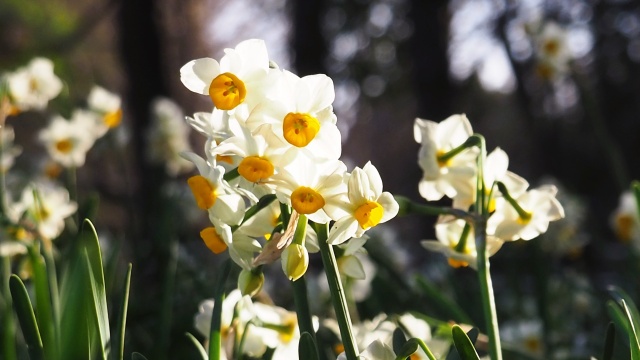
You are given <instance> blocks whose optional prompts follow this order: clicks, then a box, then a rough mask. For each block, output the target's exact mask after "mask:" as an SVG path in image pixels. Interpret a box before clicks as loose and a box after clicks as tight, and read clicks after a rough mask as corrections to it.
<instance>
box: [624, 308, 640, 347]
mask: <svg viewBox="0 0 640 360" xmlns="http://www.w3.org/2000/svg"><path fill="white" fill-rule="evenodd" d="M621 302H622V310H624V314H625V315H626V316H627V320H628V321H629V329H630V331H629V347H630V348H631V359H632V360H640V341H638V330H640V329H637V328H636V327H635V324H634V321H633V315H632V314H631V310H629V307H628V306H627V302H626V301H624V300H621Z"/></svg>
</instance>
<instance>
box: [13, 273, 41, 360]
mask: <svg viewBox="0 0 640 360" xmlns="http://www.w3.org/2000/svg"><path fill="white" fill-rule="evenodd" d="M9 289H10V291H11V299H12V301H13V308H14V309H15V310H16V314H17V315H18V321H19V322H20V327H21V328H22V334H23V335H24V339H25V342H26V343H27V347H28V349H29V357H30V358H31V359H32V360H40V359H44V351H43V348H42V339H41V338H40V331H39V330H38V324H37V323H36V317H35V315H34V313H33V307H32V306H31V300H30V299H29V294H27V288H25V287H24V283H23V282H22V280H20V278H19V277H18V276H17V275H11V278H10V279H9Z"/></svg>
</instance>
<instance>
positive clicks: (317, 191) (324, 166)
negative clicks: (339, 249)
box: [270, 158, 347, 224]
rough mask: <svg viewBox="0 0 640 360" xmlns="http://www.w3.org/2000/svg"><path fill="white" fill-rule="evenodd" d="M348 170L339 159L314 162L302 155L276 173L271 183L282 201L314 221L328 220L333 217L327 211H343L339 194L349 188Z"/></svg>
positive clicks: (343, 193) (324, 221) (342, 193)
mask: <svg viewBox="0 0 640 360" xmlns="http://www.w3.org/2000/svg"><path fill="white" fill-rule="evenodd" d="M345 173H346V166H345V165H344V163H343V162H342V161H339V160H334V161H326V162H320V163H314V162H312V161H308V160H305V159H302V158H298V159H296V160H295V161H294V162H293V163H291V164H290V165H289V166H287V167H286V168H283V169H281V170H280V172H279V173H278V174H275V175H274V176H273V177H272V181H271V182H270V185H271V186H273V187H274V188H275V190H276V195H277V196H278V200H280V202H282V203H284V204H288V205H291V206H292V207H293V208H294V209H295V210H296V211H297V212H298V213H300V214H304V215H307V217H308V218H309V220H311V221H314V222H316V223H321V224H325V223H327V222H329V221H330V220H331V218H330V217H329V216H328V215H327V212H326V211H329V212H332V213H333V212H336V211H340V210H339V204H338V201H339V197H341V196H344V195H345V194H346V190H347V186H346V184H345V182H344V176H345Z"/></svg>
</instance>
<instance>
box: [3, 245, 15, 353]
mask: <svg viewBox="0 0 640 360" xmlns="http://www.w3.org/2000/svg"><path fill="white" fill-rule="evenodd" d="M0 262H1V264H0V265H1V267H0V276H2V278H1V279H0V286H1V288H0V326H1V327H2V339H0V348H2V351H1V352H0V357H2V358H3V359H7V360H15V359H17V356H18V355H17V354H16V332H15V331H16V323H15V318H14V316H13V307H12V305H11V293H10V291H9V275H11V260H10V259H9V257H8V256H2V257H0Z"/></svg>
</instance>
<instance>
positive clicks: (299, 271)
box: [281, 243, 309, 281]
mask: <svg viewBox="0 0 640 360" xmlns="http://www.w3.org/2000/svg"><path fill="white" fill-rule="evenodd" d="M281 260H282V271H284V273H285V275H287V277H288V278H289V280H292V281H296V280H298V279H299V278H301V277H302V275H304V273H305V272H307V267H309V253H308V252H307V249H306V248H305V247H304V246H302V245H300V244H296V243H292V244H291V245H289V246H288V247H287V248H286V249H285V250H284V251H283V252H282V255H281Z"/></svg>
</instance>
